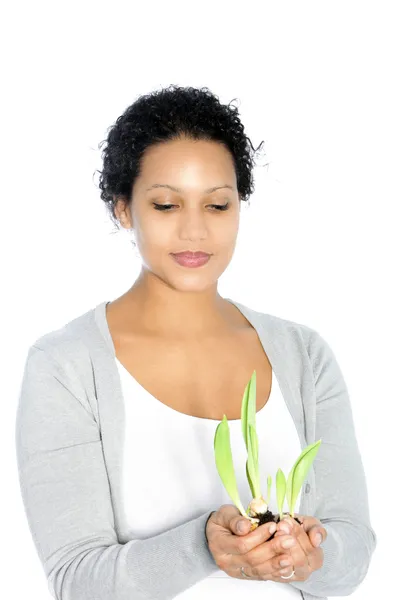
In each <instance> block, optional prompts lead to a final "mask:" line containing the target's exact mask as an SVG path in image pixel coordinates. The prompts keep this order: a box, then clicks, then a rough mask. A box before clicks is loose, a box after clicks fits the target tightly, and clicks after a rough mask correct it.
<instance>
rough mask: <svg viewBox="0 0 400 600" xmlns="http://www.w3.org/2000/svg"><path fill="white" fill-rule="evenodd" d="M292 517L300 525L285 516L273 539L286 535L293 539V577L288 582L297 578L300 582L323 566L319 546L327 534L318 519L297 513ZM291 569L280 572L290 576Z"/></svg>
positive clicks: (278, 525)
mask: <svg viewBox="0 0 400 600" xmlns="http://www.w3.org/2000/svg"><path fill="white" fill-rule="evenodd" d="M294 516H295V517H297V518H298V519H299V521H301V525H299V523H297V521H295V520H294V519H293V518H292V517H290V516H287V517H285V518H284V519H283V520H282V521H280V522H279V523H278V524H277V531H276V533H275V537H277V536H281V535H287V534H288V533H289V534H290V535H292V536H293V537H295V539H296V541H297V544H296V546H294V547H293V548H291V549H290V554H291V557H292V558H293V569H295V575H293V577H291V578H290V581H293V579H295V580H297V578H298V577H299V578H300V579H299V580H300V581H305V579H308V577H309V576H310V574H311V573H312V572H313V571H315V570H317V569H320V568H321V567H322V565H323V561H324V553H323V550H322V548H319V546H320V544H321V543H322V542H324V541H325V540H326V538H327V535H328V533H327V531H326V529H325V527H323V525H322V523H321V521H320V520H319V519H317V518H315V517H308V516H303V515H299V514H297V513H294ZM293 569H292V567H291V566H290V565H289V567H288V568H287V572H286V573H284V572H282V575H290V573H291V572H292V570H293ZM284 581H285V580H284ZM287 581H289V580H287Z"/></svg>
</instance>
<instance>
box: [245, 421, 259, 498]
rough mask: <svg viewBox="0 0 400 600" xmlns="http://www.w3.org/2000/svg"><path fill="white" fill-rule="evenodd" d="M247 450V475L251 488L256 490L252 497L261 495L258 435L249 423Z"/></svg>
mask: <svg viewBox="0 0 400 600" xmlns="http://www.w3.org/2000/svg"><path fill="white" fill-rule="evenodd" d="M249 440H250V443H249V451H248V459H247V462H248V464H249V469H248V470H249V475H250V479H251V482H252V484H253V488H254V490H255V492H256V495H255V496H254V498H260V497H261V491H260V473H259V468H258V437H257V432H256V429H255V427H254V426H253V425H252V424H251V423H250V425H249Z"/></svg>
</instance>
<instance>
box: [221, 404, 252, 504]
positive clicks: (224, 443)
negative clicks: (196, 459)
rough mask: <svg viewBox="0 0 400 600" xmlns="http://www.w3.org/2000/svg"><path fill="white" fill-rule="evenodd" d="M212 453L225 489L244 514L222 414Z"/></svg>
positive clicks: (227, 430) (226, 426)
mask: <svg viewBox="0 0 400 600" xmlns="http://www.w3.org/2000/svg"><path fill="white" fill-rule="evenodd" d="M214 455H215V464H216V467H217V471H218V473H219V476H220V478H221V480H222V483H223V484H224V487H225V489H226V491H227V492H228V494H229V496H230V497H231V499H232V502H233V503H234V505H235V506H236V507H237V508H238V509H239V511H240V512H241V514H242V515H243V516H246V511H245V509H244V508H243V505H242V503H241V501H240V498H239V491H238V488H237V483H236V477H235V469H234V466H233V460H232V451H231V441H230V434H229V424H228V419H227V418H226V415H224V416H223V419H222V421H221V423H219V425H218V426H217V429H216V431H215V436H214Z"/></svg>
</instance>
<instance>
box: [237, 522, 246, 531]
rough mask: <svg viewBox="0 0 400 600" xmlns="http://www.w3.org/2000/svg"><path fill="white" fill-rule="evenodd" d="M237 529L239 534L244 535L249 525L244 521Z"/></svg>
mask: <svg viewBox="0 0 400 600" xmlns="http://www.w3.org/2000/svg"><path fill="white" fill-rule="evenodd" d="M237 528H238V532H239V533H244V532H245V531H247V525H246V523H245V522H244V521H239V523H238V526H237Z"/></svg>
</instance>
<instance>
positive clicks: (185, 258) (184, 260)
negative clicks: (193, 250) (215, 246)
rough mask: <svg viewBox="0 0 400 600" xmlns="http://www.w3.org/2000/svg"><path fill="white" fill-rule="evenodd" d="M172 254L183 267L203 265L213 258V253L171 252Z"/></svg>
mask: <svg viewBox="0 0 400 600" xmlns="http://www.w3.org/2000/svg"><path fill="white" fill-rule="evenodd" d="M171 256H172V257H173V258H174V259H175V261H176V262H177V263H178V264H179V265H181V266H182V267H201V266H202V265H205V264H206V263H207V262H208V261H209V260H210V258H211V254H200V255H196V254H195V255H193V254H171Z"/></svg>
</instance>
